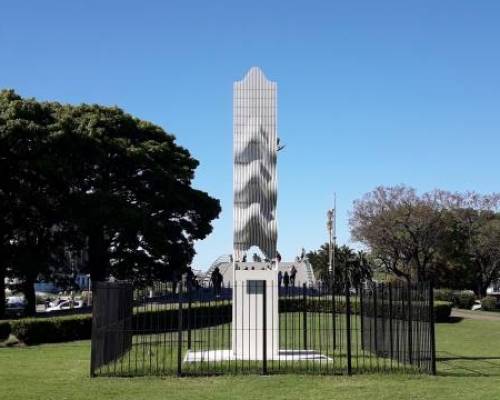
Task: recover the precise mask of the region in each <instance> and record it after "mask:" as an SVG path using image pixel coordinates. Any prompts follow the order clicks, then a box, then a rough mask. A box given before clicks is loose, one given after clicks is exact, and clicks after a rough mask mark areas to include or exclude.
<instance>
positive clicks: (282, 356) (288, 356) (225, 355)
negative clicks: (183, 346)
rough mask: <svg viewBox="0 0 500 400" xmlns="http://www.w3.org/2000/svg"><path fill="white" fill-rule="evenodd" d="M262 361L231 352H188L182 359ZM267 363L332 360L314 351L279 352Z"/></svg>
mask: <svg viewBox="0 0 500 400" xmlns="http://www.w3.org/2000/svg"><path fill="white" fill-rule="evenodd" d="M238 360H243V361H262V359H260V360H259V359H252V360H248V358H242V357H237V356H236V355H235V354H234V352H233V351H232V350H204V351H193V350H188V352H187V354H186V355H185V357H184V362H185V363H196V362H214V361H238ZM267 360H268V361H321V362H328V361H333V358H331V357H328V356H325V355H324V354H321V353H319V352H317V351H315V350H280V351H279V352H278V354H274V355H270V356H269V357H267Z"/></svg>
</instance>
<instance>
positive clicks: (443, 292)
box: [434, 289, 453, 302]
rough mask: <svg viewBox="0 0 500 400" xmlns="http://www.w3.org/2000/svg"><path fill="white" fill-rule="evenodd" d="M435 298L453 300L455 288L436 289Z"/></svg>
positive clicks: (437, 299)
mask: <svg viewBox="0 0 500 400" xmlns="http://www.w3.org/2000/svg"><path fill="white" fill-rule="evenodd" d="M434 300H436V301H450V302H453V290H451V289H434Z"/></svg>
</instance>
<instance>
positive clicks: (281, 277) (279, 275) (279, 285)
mask: <svg viewBox="0 0 500 400" xmlns="http://www.w3.org/2000/svg"><path fill="white" fill-rule="evenodd" d="M282 280H283V273H282V272H281V271H278V288H280V287H281V281H282Z"/></svg>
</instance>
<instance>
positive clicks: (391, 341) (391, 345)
mask: <svg viewBox="0 0 500 400" xmlns="http://www.w3.org/2000/svg"><path fill="white" fill-rule="evenodd" d="M388 289H389V293H388V294H389V355H390V357H391V361H390V362H391V370H392V361H393V359H394V332H393V326H392V283H391V282H389V284H388Z"/></svg>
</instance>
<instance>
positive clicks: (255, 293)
mask: <svg viewBox="0 0 500 400" xmlns="http://www.w3.org/2000/svg"><path fill="white" fill-rule="evenodd" d="M268 265H269V263H238V267H239V268H240V269H235V270H234V278H233V322H232V352H233V355H234V357H235V358H237V359H243V360H262V359H263V358H264V352H265V357H266V358H275V357H277V356H278V353H279V316H278V297H279V295H278V272H277V271H275V270H270V269H267V266H268ZM245 268H249V269H245ZM251 268H254V269H251Z"/></svg>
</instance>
